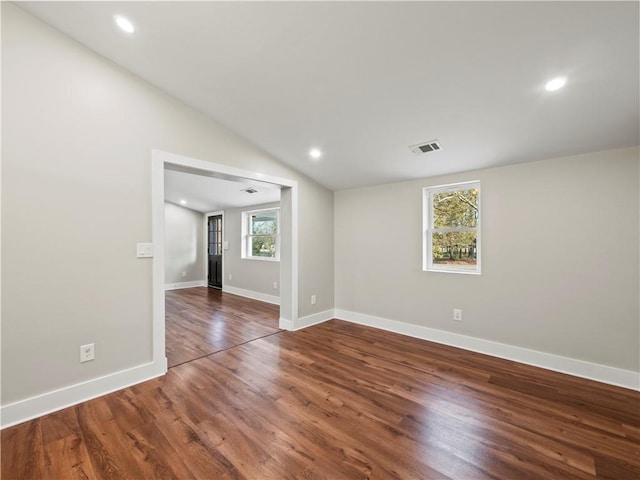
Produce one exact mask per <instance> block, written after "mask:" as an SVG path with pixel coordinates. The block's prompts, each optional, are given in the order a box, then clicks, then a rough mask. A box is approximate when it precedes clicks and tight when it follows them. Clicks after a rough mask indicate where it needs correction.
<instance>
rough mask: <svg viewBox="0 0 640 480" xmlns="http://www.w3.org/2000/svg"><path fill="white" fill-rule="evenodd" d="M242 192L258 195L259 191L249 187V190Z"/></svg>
mask: <svg viewBox="0 0 640 480" xmlns="http://www.w3.org/2000/svg"><path fill="white" fill-rule="evenodd" d="M241 191H242V192H247V193H258V190H256V189H255V188H253V187H249V188H245V189H244V190H241Z"/></svg>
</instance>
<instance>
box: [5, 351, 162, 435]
mask: <svg viewBox="0 0 640 480" xmlns="http://www.w3.org/2000/svg"><path fill="white" fill-rule="evenodd" d="M166 372H167V359H166V358H165V359H164V362H161V363H160V364H158V363H154V362H151V363H145V364H143V365H138V366H137V367H133V368H128V369H126V370H121V371H119V372H115V373H111V374H109V375H105V376H103V377H99V378H94V379H92V380H87V381H85V382H81V383H76V384H75V385H70V386H68V387H64V388H60V389H58V390H53V391H51V392H47V393H43V394H41V395H37V396H35V397H31V398H26V399H24V400H20V401H17V402H14V403H10V404H8V405H3V406H2V407H0V422H1V423H0V425H1V428H6V427H10V426H12V425H16V424H18V423H22V422H26V421H27V420H32V419H34V418H37V417H41V416H43V415H46V414H48V413H52V412H56V411H58V410H62V409H63V408H67V407H71V406H72V405H77V404H78V403H82V402H86V401H87V400H91V399H93V398H97V397H100V396H102V395H106V394H108V393H111V392H115V391H117V390H122V389H123V388H127V387H130V386H131V385H135V384H137V383H141V382H145V381H147V380H151V379H152V378H156V377H160V376H162V375H164V374H165V373H166Z"/></svg>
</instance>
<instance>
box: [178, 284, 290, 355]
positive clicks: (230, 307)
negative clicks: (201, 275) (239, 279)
mask: <svg viewBox="0 0 640 480" xmlns="http://www.w3.org/2000/svg"><path fill="white" fill-rule="evenodd" d="M165 304H166V308H165V311H166V316H165V331H166V341H165V343H166V352H167V363H168V365H169V367H174V366H176V365H180V364H181V363H185V362H189V361H191V360H195V359H196V358H201V357H204V356H206V355H210V354H212V353H215V352H219V351H221V350H226V349H227V348H230V347H233V346H235V345H240V344H242V343H244V342H247V341H251V340H254V339H256V338H260V337H263V336H265V335H270V334H273V333H276V332H278V331H280V330H279V328H278V320H279V316H280V308H279V307H278V305H272V304H269V303H265V302H259V301H257V300H252V299H248V298H244V297H239V296H237V295H232V294H230V293H226V292H222V291H221V290H217V289H215V288H207V287H195V288H185V289H179V290H168V291H167V292H166V293H165Z"/></svg>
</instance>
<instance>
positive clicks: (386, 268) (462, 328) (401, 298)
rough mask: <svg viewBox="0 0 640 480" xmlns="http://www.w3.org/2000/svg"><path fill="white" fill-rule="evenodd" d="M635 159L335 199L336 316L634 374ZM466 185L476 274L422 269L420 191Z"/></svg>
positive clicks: (461, 177) (637, 354)
mask: <svg viewBox="0 0 640 480" xmlns="http://www.w3.org/2000/svg"><path fill="white" fill-rule="evenodd" d="M638 155H639V152H638V148H637V147H636V148H630V149H622V150H612V151H607V152H600V153H592V154H588V155H580V156H576V157H570V158H558V159H551V160H547V161H542V162H536V163H529V164H522V165H515V166H508V167H501V168H493V169H488V170H481V171H476V172H469V173H464V174H457V175H448V176H444V177H438V178H428V179H423V180H416V181H410V182H403V183H395V184H389V185H382V186H377V187H371V188H362V189H353V190H344V191H339V192H336V193H335V249H336V250H335V275H336V279H335V285H336V309H343V310H347V311H352V312H359V313H364V314H368V315H374V316H378V317H382V318H387V319H391V320H397V321H400V322H406V323H409V324H415V325H422V326H426V327H430V328H435V329H440V330H445V331H451V332H455V333H459V334H464V335H469V336H472V337H477V338H483V339H488V340H492V341H495V342H501V343H506V344H509V345H514V346H518V347H524V348H528V349H532V350H538V351H541V352H547V353H553V354H556V355H561V356H564V357H570V358H574V359H579V360H585V361H588V362H593V363H598V364H602V365H608V366H613V367H618V368H622V369H627V370H632V371H638V368H639V363H640V346H639V341H640V326H639V323H640V320H639V310H638V308H639V307H638V305H639V303H638V296H639V282H638V275H639V273H638V262H639V258H638V243H639V237H638V235H639V233H638V231H639V223H638V218H639V207H638V203H639V199H638V196H639V194H638V175H639V161H638ZM468 180H480V181H481V182H482V249H483V250H482V275H479V276H476V275H460V274H452V273H436V272H423V271H422V268H421V266H422V263H421V262H422V252H421V248H422V188H423V187H425V186H433V185H441V184H448V183H453V182H459V181H468ZM454 308H460V309H462V311H463V320H462V322H454V321H453V320H452V310H453V309H454Z"/></svg>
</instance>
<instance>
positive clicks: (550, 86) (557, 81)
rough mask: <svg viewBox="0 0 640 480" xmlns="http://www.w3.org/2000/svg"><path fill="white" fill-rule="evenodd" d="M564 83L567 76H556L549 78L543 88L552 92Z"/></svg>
mask: <svg viewBox="0 0 640 480" xmlns="http://www.w3.org/2000/svg"><path fill="white" fill-rule="evenodd" d="M566 83H567V77H556V78H554V79H552V80H549V81H548V82H547V84H546V85H545V86H544V88H545V90H547V91H548V92H553V91H554V90H560V89H561V88H562V87H564V85H565V84H566Z"/></svg>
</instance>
